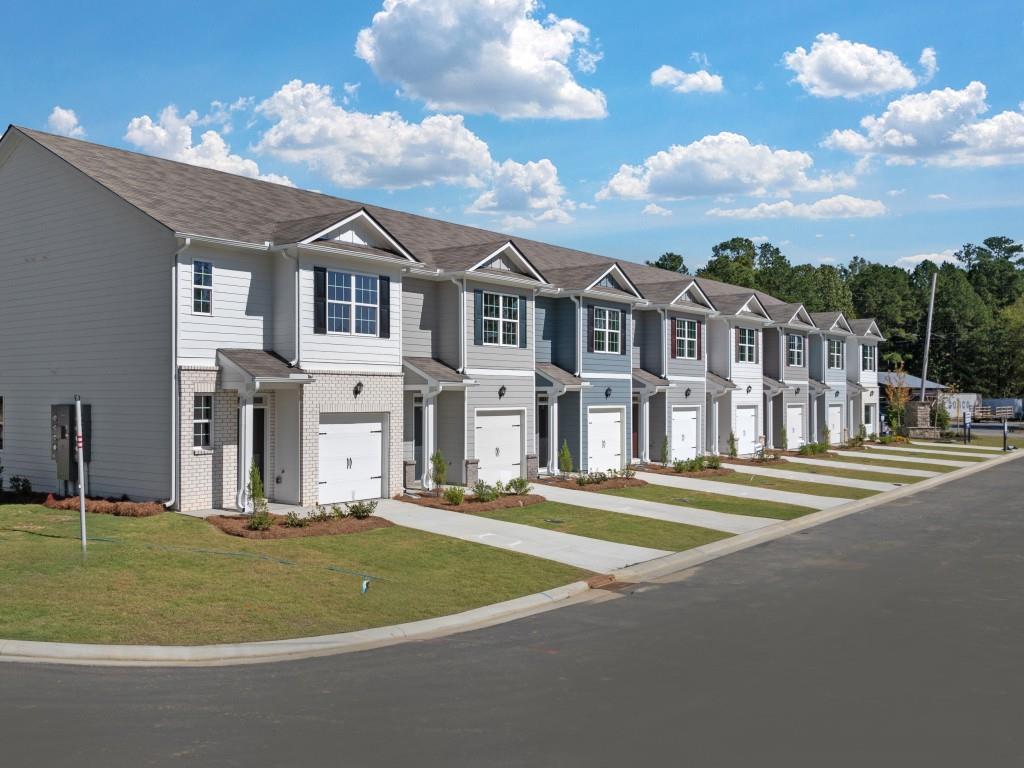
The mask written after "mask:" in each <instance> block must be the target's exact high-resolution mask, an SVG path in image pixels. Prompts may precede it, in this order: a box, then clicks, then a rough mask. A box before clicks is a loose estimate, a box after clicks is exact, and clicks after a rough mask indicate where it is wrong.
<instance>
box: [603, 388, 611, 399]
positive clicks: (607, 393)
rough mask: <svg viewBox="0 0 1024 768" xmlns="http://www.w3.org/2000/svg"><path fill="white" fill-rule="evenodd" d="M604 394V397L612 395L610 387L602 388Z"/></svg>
mask: <svg viewBox="0 0 1024 768" xmlns="http://www.w3.org/2000/svg"><path fill="white" fill-rule="evenodd" d="M604 396H605V397H611V396H612V388H611V387H605V388H604Z"/></svg>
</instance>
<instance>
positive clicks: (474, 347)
mask: <svg viewBox="0 0 1024 768" xmlns="http://www.w3.org/2000/svg"><path fill="white" fill-rule="evenodd" d="M478 288H479V289H481V290H483V291H484V292H486V293H499V294H505V295H508V296H520V297H522V298H524V299H526V346H525V347H518V346H517V347H505V346H501V345H499V344H474V343H473V341H474V322H475V321H474V314H473V310H474V301H475V299H474V293H473V292H474V290H476V289H478ZM531 293H532V292H531V291H526V290H522V289H518V288H516V287H514V286H508V287H505V286H495V285H488V284H486V283H476V282H473V281H469V280H467V281H466V296H465V299H466V367H467V368H490V369H494V370H527V371H532V370H533V349H532V346H533V296H532V295H531ZM471 455H472V454H471Z"/></svg>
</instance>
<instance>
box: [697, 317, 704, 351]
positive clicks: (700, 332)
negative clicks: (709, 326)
mask: <svg viewBox="0 0 1024 768" xmlns="http://www.w3.org/2000/svg"><path fill="white" fill-rule="evenodd" d="M703 335H704V323H702V322H701V321H700V320H698V321H697V359H698V360H701V359H703V356H704V340H703V339H702V338H701V337H702V336H703Z"/></svg>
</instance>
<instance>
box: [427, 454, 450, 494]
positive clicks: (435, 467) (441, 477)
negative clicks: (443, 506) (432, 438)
mask: <svg viewBox="0 0 1024 768" xmlns="http://www.w3.org/2000/svg"><path fill="white" fill-rule="evenodd" d="M430 479H431V480H432V481H433V482H434V488H441V486H443V485H444V484H445V483H447V482H448V462H447V461H445V460H444V454H443V453H441V452H440V451H434V453H433V454H432V455H431V457H430Z"/></svg>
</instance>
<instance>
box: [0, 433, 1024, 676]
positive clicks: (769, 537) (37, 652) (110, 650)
mask: <svg viewBox="0 0 1024 768" xmlns="http://www.w3.org/2000/svg"><path fill="white" fill-rule="evenodd" d="M1022 456H1024V451H1012V452H1010V453H1008V454H1006V455H1003V456H999V457H996V458H993V459H990V460H988V461H984V462H978V463H977V464H975V465H974V466H970V467H963V468H961V469H957V470H954V471H953V472H947V473H944V474H941V475H938V476H936V477H931V478H928V479H926V480H922V481H921V482H918V483H913V484H911V485H907V486H903V487H901V488H897V489H895V490H892V491H886V492H884V493H880V494H877V495H875V496H869V497H868V498H866V499H860V500H857V501H852V502H850V503H849V504H844V505H843V506H841V507H833V508H832V509H826V510H823V511H821V512H814V513H811V514H809V515H806V516H804V517H800V518H797V519H796V520H787V521H784V522H779V523H778V524H776V525H772V526H769V527H766V528H761V529H758V530H755V531H750V532H748V533H741V534H737V535H735V536H731V537H730V538H728V539H723V540H721V541H718V542H715V543H713V544H705V545H703V546H701V547H695V548H694V549H689V550H686V551H685V552H678V553H675V554H672V555H666V556H665V557H660V558H658V559H656V560H649V561H647V562H644V563H639V564H637V565H632V566H629V567H628V568H621V569H619V570H617V571H613V572H612V573H611V574H610V576H612V577H614V579H615V580H616V581H619V582H633V583H635V582H639V581H650V580H652V579H657V578H663V577H665V576H669V575H671V574H674V573H678V572H680V571H683V570H686V569H688V568H693V567H695V566H698V565H702V564H704V563H707V562H710V561H712V560H717V559H718V558H720V557H725V556H726V555H730V554H733V553H734V552H739V551H741V550H744V549H748V548H750V547H756V546H758V545H760V544H764V543H767V542H769V541H774V540H776V539H780V538H783V537H785V536H789V535H791V534H793V533H796V532H798V531H802V530H806V529H807V528H813V527H816V526H819V525H822V524H824V523H828V522H831V521H833V520H838V519H839V518H842V517H846V516H847V515H852V514H856V513H857V512H862V511H864V510H866V509H870V508H872V507H877V506H879V505H881V504H885V503H888V502H890V501H894V500H896V499H901V498H905V497H907V496H912V495H914V494H916V493H918V492H919V491H923V490H928V489H930V488H934V487H936V486H939V485H944V484H945V483H949V482H953V481H954V480H959V479H962V478H964V477H967V476H969V475H973V474H974V473H976V472H981V471H983V470H985V469H989V468H990V467H993V466H995V465H997V464H1005V463H1007V462H1009V461H1013V460H1014V459H1018V458H1021V457H1022ZM592 583H593V586H595V587H596V586H598V582H597V581H595V580H594V579H593V578H592V579H590V580H589V581H576V582H573V583H572V584H567V585H565V586H562V587H555V588H554V589H550V590H547V591H546V592H538V593H535V594H532V595H525V596H523V597H517V598H514V599H512V600H506V601H505V602H502V603H495V604H493V605H486V606H483V607H481V608H474V609H472V610H469V611H464V612H462V613H456V614H452V615H450V616H439V617H437V618H433V619H423V620H421V621H413V622H408V623H405V624H394V625H392V626H389V627H375V628H373V629H362V630H358V631H356V632H345V633H341V634H335V635H321V636H319V637H305V638H296V639H292V640H266V641H262V642H253V643H233V644H228V643H226V644H220V645H90V644H81V643H49V642H41V641H36V640H2V639H0V661H9V662H34V663H52V664H84V665H95V666H102V665H108V666H147V667H159V666H228V665H234V664H255V663H265V662H273V661H284V660H294V659H303V658H311V657H315V656H330V655H335V654H341V653H351V652H354V651H364V650H369V649H372V648H383V647H385V646H388V645H396V644H398V643H404V642H407V641H410V640H430V639H435V638H439V637H446V636H448V635H454V634H458V633H460V632H468V631H470V630H474V629H483V628H484V627H489V626H493V625H495V624H503V623H505V622H508V621H513V620H516V619H521V618H524V617H526V616H531V615H533V614H536V613H541V612H544V611H548V610H553V609H555V608H562V607H564V606H567V605H570V604H574V603H578V602H581V601H584V600H588V599H592V598H594V597H596V596H597V594H596V592H595V591H594V590H592V588H591V587H592Z"/></svg>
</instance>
